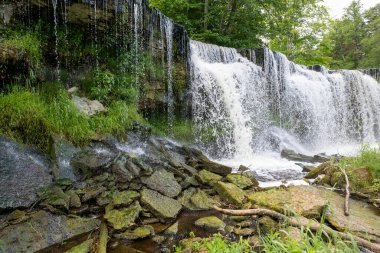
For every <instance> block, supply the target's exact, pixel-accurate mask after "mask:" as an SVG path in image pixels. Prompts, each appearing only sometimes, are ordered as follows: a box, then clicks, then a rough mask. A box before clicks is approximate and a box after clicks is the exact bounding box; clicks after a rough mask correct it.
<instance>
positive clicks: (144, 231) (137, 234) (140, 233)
mask: <svg viewBox="0 0 380 253" xmlns="http://www.w3.org/2000/svg"><path fill="white" fill-rule="evenodd" d="M152 235H154V229H153V227H152V226H142V227H138V228H136V229H134V230H132V231H126V232H124V233H122V234H116V235H115V237H116V238H118V239H125V240H136V239H142V238H146V237H150V236H152Z"/></svg>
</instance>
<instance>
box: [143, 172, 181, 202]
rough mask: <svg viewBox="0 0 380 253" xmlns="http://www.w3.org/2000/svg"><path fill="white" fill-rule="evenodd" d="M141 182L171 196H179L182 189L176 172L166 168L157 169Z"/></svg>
mask: <svg viewBox="0 0 380 253" xmlns="http://www.w3.org/2000/svg"><path fill="white" fill-rule="evenodd" d="M141 182H142V183H143V184H145V185H146V186H148V187H149V188H150V189H152V190H155V191H158V192H159V193H161V194H163V195H165V196H167V197H169V198H174V197H177V196H178V194H180V192H181V190H182V188H181V185H180V184H178V182H177V181H176V179H175V178H174V174H173V173H171V172H168V171H166V170H157V171H155V172H154V173H153V174H152V175H151V176H150V177H148V178H142V179H141Z"/></svg>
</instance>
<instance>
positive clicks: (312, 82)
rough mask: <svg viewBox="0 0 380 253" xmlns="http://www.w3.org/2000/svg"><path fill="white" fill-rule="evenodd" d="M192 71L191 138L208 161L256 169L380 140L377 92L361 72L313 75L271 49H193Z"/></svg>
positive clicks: (196, 44) (379, 88) (194, 44)
mask: <svg viewBox="0 0 380 253" xmlns="http://www.w3.org/2000/svg"><path fill="white" fill-rule="evenodd" d="M191 63H192V66H191V68H192V69H191V76H192V77H191V91H192V93H193V94H192V96H193V98H192V104H193V118H194V121H195V126H196V130H195V131H196V133H197V134H196V136H198V142H199V143H200V145H201V146H202V147H203V148H204V149H205V151H206V152H207V153H208V154H209V155H210V156H211V157H213V158H214V159H219V160H220V159H222V160H224V161H229V162H231V164H234V165H236V166H238V165H239V164H245V165H251V164H254V165H253V167H255V166H256V168H257V166H258V167H260V165H259V164H260V162H262V161H263V160H265V159H266V158H268V154H270V156H272V157H276V159H281V158H280V156H279V153H280V152H281V150H282V149H284V148H289V149H293V150H295V151H297V152H300V153H306V154H316V153H320V152H324V151H327V152H333V153H336V152H342V151H344V150H345V149H346V147H360V145H361V144H362V143H376V142H378V141H379V140H380V128H379V123H380V110H379V108H380V84H379V83H378V82H377V81H376V80H375V79H373V78H372V77H370V76H368V75H365V74H363V73H362V72H360V71H350V70H339V71H329V70H327V69H325V68H320V71H314V70H310V69H308V68H306V67H304V66H300V65H297V64H295V63H293V62H290V61H289V60H288V59H287V58H286V56H284V55H283V54H281V53H278V52H273V51H270V50H269V49H261V50H256V51H252V50H249V51H248V53H247V55H246V57H244V56H243V55H242V54H240V53H239V52H238V51H237V50H235V49H232V48H225V47H218V46H215V45H209V44H204V43H201V42H196V41H191ZM258 157H261V158H262V157H266V158H265V159H261V160H260V159H258ZM288 165H289V166H290V167H292V166H293V165H291V164H288ZM271 166H276V165H273V164H272V165H271ZM279 166H280V167H286V166H287V165H286V163H283V164H282V165H279ZM293 168H294V167H293ZM258 169H260V168H258Z"/></svg>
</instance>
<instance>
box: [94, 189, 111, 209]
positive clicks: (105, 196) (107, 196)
mask: <svg viewBox="0 0 380 253" xmlns="http://www.w3.org/2000/svg"><path fill="white" fill-rule="evenodd" d="M113 196H114V192H113V191H105V192H102V193H101V194H100V195H99V196H98V197H97V198H96V203H97V204H98V205H99V206H106V205H108V204H109V203H111V202H112V200H113Z"/></svg>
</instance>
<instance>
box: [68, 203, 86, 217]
mask: <svg viewBox="0 0 380 253" xmlns="http://www.w3.org/2000/svg"><path fill="white" fill-rule="evenodd" d="M89 211H90V207H89V206H88V205H87V204H84V205H81V207H79V208H72V209H70V211H69V213H70V214H75V215H83V214H86V213H88V212H89Z"/></svg>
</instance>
